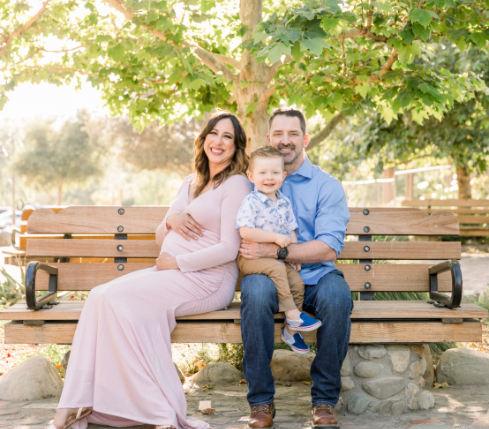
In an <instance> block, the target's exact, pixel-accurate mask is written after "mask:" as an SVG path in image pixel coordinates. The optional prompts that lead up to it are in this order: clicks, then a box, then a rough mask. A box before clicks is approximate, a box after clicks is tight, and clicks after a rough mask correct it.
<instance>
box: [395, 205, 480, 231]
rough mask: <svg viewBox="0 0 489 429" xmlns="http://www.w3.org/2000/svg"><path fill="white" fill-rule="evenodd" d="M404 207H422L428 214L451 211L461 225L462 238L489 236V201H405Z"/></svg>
mask: <svg viewBox="0 0 489 429" xmlns="http://www.w3.org/2000/svg"><path fill="white" fill-rule="evenodd" d="M402 205H403V206H404V207H420V208H423V209H424V210H425V211H426V212H427V213H433V212H435V211H437V210H450V211H451V212H452V213H454V214H455V215H456V216H457V220H458V222H459V223H460V235H461V236H463V237H486V236H489V200H432V199H428V200H405V201H403V202H402Z"/></svg>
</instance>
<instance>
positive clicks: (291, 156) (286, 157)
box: [277, 144, 297, 164]
mask: <svg viewBox="0 0 489 429" xmlns="http://www.w3.org/2000/svg"><path fill="white" fill-rule="evenodd" d="M277 149H278V150H279V151H281V150H282V149H289V150H291V152H289V153H288V154H287V155H284V163H285V164H292V163H293V162H294V161H295V159H296V158H297V148H296V147H295V146H294V145H290V146H285V145H281V144H280V145H278V146H277Z"/></svg>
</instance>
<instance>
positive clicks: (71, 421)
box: [46, 407, 92, 429]
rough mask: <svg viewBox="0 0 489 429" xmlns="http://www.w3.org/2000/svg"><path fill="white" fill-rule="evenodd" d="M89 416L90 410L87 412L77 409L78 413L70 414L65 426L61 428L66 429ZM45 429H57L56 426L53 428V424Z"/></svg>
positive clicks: (86, 410)
mask: <svg viewBox="0 0 489 429" xmlns="http://www.w3.org/2000/svg"><path fill="white" fill-rule="evenodd" d="M90 414H92V410H89V409H87V408H85V409H84V408H83V407H81V408H78V412H77V413H76V414H72V415H71V416H69V417H68V419H67V420H66V423H65V425H64V426H63V429H67V428H69V427H70V426H73V425H74V424H75V423H76V422H77V421H79V420H81V419H84V418H85V417H88V416H89V415H90ZM46 429H58V428H57V427H56V426H54V423H51V424H50V425H49V426H47V427H46Z"/></svg>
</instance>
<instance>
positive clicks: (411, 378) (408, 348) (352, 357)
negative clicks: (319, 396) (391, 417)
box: [337, 345, 435, 415]
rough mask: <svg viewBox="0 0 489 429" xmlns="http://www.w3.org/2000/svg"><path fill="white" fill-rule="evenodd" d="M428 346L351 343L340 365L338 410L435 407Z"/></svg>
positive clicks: (359, 411)
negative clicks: (341, 365) (426, 388)
mask: <svg viewBox="0 0 489 429" xmlns="http://www.w3.org/2000/svg"><path fill="white" fill-rule="evenodd" d="M432 383H433V366H432V364H431V353H430V351H429V347H428V346H427V345H424V346H419V345H386V346H383V345H380V346H377V345H375V346H373V345H367V346H350V347H349V350H348V355H347V357H346V359H345V361H344V363H343V367H342V368H341V384H342V386H341V400H340V401H339V403H338V405H337V410H338V411H340V412H341V411H348V412H349V413H351V414H362V413H364V412H367V411H368V412H374V413H380V414H395V415H398V414H402V413H403V412H405V411H407V410H411V411H415V410H418V409H422V410H426V409H430V408H432V407H433V406H434V403H435V401H434V398H433V395H432V394H431V393H430V392H429V391H427V390H423V388H424V387H432Z"/></svg>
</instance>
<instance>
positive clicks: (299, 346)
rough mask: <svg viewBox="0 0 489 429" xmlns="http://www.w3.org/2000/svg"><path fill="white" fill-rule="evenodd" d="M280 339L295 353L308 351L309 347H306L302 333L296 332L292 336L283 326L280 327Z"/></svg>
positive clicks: (303, 353) (302, 353)
mask: <svg viewBox="0 0 489 429" xmlns="http://www.w3.org/2000/svg"><path fill="white" fill-rule="evenodd" d="M282 341H283V342H284V343H287V344H288V345H289V346H290V348H291V349H292V350H294V352H296V353H299V354H301V355H305V354H307V353H309V347H307V344H306V343H305V342H304V339H303V338H302V335H301V334H299V333H297V334H294V336H292V335H290V334H289V333H288V332H287V331H286V330H285V327H283V328H282Z"/></svg>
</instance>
